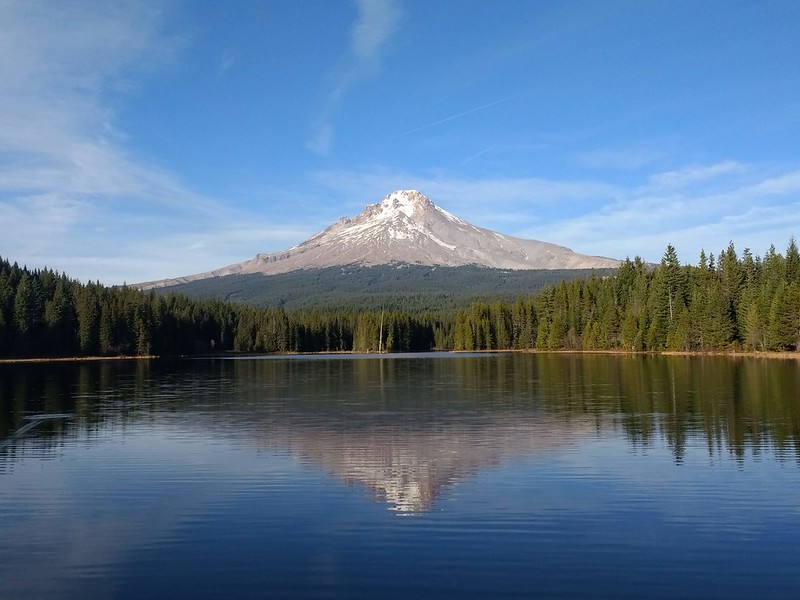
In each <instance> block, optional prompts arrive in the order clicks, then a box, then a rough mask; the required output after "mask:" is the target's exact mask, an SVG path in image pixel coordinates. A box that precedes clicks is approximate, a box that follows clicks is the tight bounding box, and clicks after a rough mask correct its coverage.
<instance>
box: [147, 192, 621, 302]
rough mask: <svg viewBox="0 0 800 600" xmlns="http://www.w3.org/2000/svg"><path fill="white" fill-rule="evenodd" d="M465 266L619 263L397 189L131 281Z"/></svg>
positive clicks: (152, 284)
mask: <svg viewBox="0 0 800 600" xmlns="http://www.w3.org/2000/svg"><path fill="white" fill-rule="evenodd" d="M398 263H400V264H411V265H430V266H434V265H439V266H451V267H458V266H466V265H477V266H483V267H489V268H495V269H514V270H522V269H524V270H539V269H547V270H553V269H559V270H564V269H567V270H569V269H609V268H615V267H617V266H619V264H620V261H618V260H614V259H610V258H603V257H598V256H587V255H584V254H577V253H575V252H573V251H572V250H570V249H569V248H565V247H563V246H558V245H556V244H550V243H547V242H540V241H536V240H524V239H521V238H516V237H511V236H507V235H503V234H500V233H497V232H494V231H491V230H489V229H484V228H482V227H476V226H475V225H471V224H470V223H467V222H466V221H464V220H462V219H459V218H458V217H456V216H455V215H452V214H450V213H449V212H447V211H446V210H444V209H442V208H439V207H438V206H436V205H435V204H434V203H433V202H431V201H430V200H429V199H428V198H426V197H425V196H423V195H422V194H421V193H420V192H418V191H416V190H399V191H396V192H392V193H391V194H389V195H388V196H386V197H385V198H384V199H383V200H382V201H381V202H379V203H377V204H371V205H369V206H367V207H366V208H365V209H364V210H363V211H362V212H361V213H360V214H359V215H357V216H355V217H353V218H347V217H345V218H343V219H340V220H339V221H338V222H336V223H334V224H333V225H331V226H330V227H328V228H327V229H325V230H324V231H322V232H320V233H318V234H316V235H314V236H312V237H311V238H309V239H308V240H306V241H304V242H302V243H300V244H297V245H296V246H292V247H291V248H289V249H288V250H284V251H282V252H276V253H272V254H258V255H256V257H255V258H253V259H251V260H248V261H245V262H241V263H236V264H232V265H228V266H226V267H222V268H220V269H216V270H214V271H208V272H205V273H198V274H196V275H187V276H184V277H178V278H175V279H163V280H159V281H149V282H145V283H140V284H137V285H136V286H135V287H138V288H140V289H152V288H161V287H171V286H176V285H181V284H185V283H188V282H192V281H198V280H203V279H210V278H214V277H224V276H227V275H236V274H254V273H260V274H264V275H275V274H279V273H289V272H292V271H298V270H305V269H320V268H325V267H336V266H345V265H361V266H374V265H386V264H398Z"/></svg>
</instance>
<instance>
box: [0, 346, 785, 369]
mask: <svg viewBox="0 0 800 600" xmlns="http://www.w3.org/2000/svg"><path fill="white" fill-rule="evenodd" d="M430 352H449V353H452V354H513V353H520V354H575V355H587V354H607V355H611V356H683V357H700V358H702V357H711V356H713V357H718V356H721V357H727V358H767V359H779V360H800V352H789V351H787V352H774V351H725V350H708V351H703V352H691V351H681V350H662V351H633V350H537V349H536V348H528V349H520V350H516V349H501V350H431V351H430ZM302 354H308V355H310V356H319V355H325V354H330V355H334V354H336V355H347V354H375V356H381V355H380V354H379V353H377V352H374V353H369V352H367V353H364V352H353V351H350V350H339V351H336V352H263V353H256V354H253V353H241V354H237V353H225V354H200V355H182V356H160V355H157V354H149V355H143V356H71V357H70V356H67V357H39V358H0V365H3V364H36V363H50V362H58V363H67V362H102V361H124V360H161V359H164V360H176V359H177V360H183V359H204V358H233V357H235V358H246V357H248V356H298V355H302ZM386 354H392V353H391V352H389V353H386ZM412 354H419V355H421V356H422V355H425V354H428V352H413V353H412Z"/></svg>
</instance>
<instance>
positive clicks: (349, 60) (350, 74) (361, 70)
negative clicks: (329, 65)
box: [306, 0, 403, 155]
mask: <svg viewBox="0 0 800 600" xmlns="http://www.w3.org/2000/svg"><path fill="white" fill-rule="evenodd" d="M356 6H357V9H358V15H357V17H356V21H355V23H354V24H353V27H352V29H351V30H350V44H349V47H348V53H347V56H345V57H343V58H342V59H341V63H340V64H339V65H338V66H337V67H336V68H334V70H333V71H332V73H331V81H332V84H331V85H330V86H329V89H328V90H327V91H326V93H325V98H324V100H323V106H322V109H321V110H320V111H319V114H318V115H317V117H316V119H315V123H314V127H313V133H312V134H311V138H310V139H309V141H308V143H307V144H306V147H307V148H308V149H309V150H311V151H312V152H314V153H316V154H319V155H326V154H328V153H329V152H330V150H331V147H332V144H333V137H334V135H333V134H334V128H333V124H332V120H333V114H334V113H335V112H336V109H337V108H338V106H339V104H340V103H341V102H342V101H343V100H344V99H345V97H346V95H347V94H348V93H349V92H350V90H351V89H352V87H353V85H355V84H356V83H357V82H358V81H360V80H362V79H365V78H368V77H372V76H374V75H375V74H376V73H377V72H378V71H379V70H380V66H381V60H382V58H383V55H384V52H385V48H386V46H387V44H388V43H389V41H390V40H391V38H392V36H393V35H394V34H395V32H396V31H397V30H398V29H399V27H400V25H401V23H402V20H403V10H402V9H401V7H400V4H399V2H398V1H397V0H356Z"/></svg>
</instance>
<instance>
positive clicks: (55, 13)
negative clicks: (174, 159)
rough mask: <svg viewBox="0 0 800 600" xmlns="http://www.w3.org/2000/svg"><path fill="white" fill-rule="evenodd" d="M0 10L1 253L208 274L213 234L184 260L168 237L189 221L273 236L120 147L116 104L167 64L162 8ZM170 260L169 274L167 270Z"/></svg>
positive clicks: (82, 267) (217, 244)
mask: <svg viewBox="0 0 800 600" xmlns="http://www.w3.org/2000/svg"><path fill="white" fill-rule="evenodd" d="M2 6H3V8H2V14H3V16H2V19H0V231H2V232H3V233H2V242H3V245H2V248H0V252H2V253H3V255H4V256H5V257H8V258H10V259H11V260H15V261H18V262H20V263H22V264H27V265H29V266H31V267H36V268H38V267H43V266H49V267H51V268H57V269H59V270H63V271H65V272H67V273H68V274H70V275H71V276H74V277H77V278H79V279H83V280H88V279H90V278H91V279H97V278H100V279H101V280H102V281H104V282H105V283H119V282H120V281H119V279H125V280H128V281H135V280H136V279H138V278H142V279H151V278H154V277H156V276H161V275H163V276H164V277H166V276H172V275H178V274H184V273H185V272H186V271H187V270H189V268H190V267H191V268H194V267H197V270H205V268H206V265H207V264H209V263H210V264H214V263H215V262H216V260H218V259H227V258H232V257H231V256H229V255H226V251H222V250H221V247H222V246H223V245H224V244H223V242H222V240H221V238H220V237H219V236H217V235H215V234H212V235H210V236H207V239H209V240H213V241H214V244H210V243H209V245H208V246H207V249H206V250H205V253H200V252H198V253H196V256H197V259H195V260H193V259H192V257H191V256H192V255H188V256H189V258H186V256H187V254H186V253H184V255H183V256H184V258H183V261H185V262H183V263H181V262H180V261H179V259H178V256H179V252H180V248H179V247H178V246H176V245H175V244H174V243H173V239H175V238H180V234H179V233H176V232H180V231H185V229H186V227H187V224H188V223H196V225H195V228H196V230H197V231H211V232H217V231H226V230H227V231H228V233H230V234H231V235H234V236H235V237H234V238H233V239H236V240H240V241H242V240H244V241H243V242H242V243H243V244H246V240H247V239H248V237H252V235H254V234H252V235H251V234H245V233H243V232H241V231H236V232H231V231H230V229H228V226H227V223H235V222H242V221H246V222H248V223H250V225H249V227H250V228H251V229H252V230H257V231H260V232H261V233H262V234H266V235H267V237H268V236H269V235H270V234H272V233H273V232H274V230H273V229H271V227H270V224H268V223H259V222H258V220H256V221H255V222H253V220H252V219H248V218H244V217H243V216H242V215H241V214H238V213H236V212H235V211H233V210H231V209H230V208H227V207H225V206H224V205H222V204H220V203H219V202H216V201H215V200H213V199H210V198H207V197H204V196H203V195H201V194H198V193H196V192H194V191H192V190H190V189H189V188H187V187H186V186H185V185H184V184H183V182H181V181H180V179H178V178H177V177H175V176H174V175H173V174H171V173H169V172H168V171H165V170H163V169H161V168H159V167H156V166H153V165H151V164H148V163H147V162H145V161H143V160H142V159H140V158H138V157H136V156H134V155H132V154H131V153H130V152H129V151H128V150H126V149H125V142H126V139H125V136H124V135H123V134H122V133H121V132H119V131H118V130H117V128H116V125H115V113H114V110H113V108H112V107H113V106H115V105H116V104H117V103H118V102H119V101H120V100H124V99H125V97H126V95H127V94H128V93H129V91H130V90H131V89H133V88H134V87H135V84H136V81H137V80H138V78H139V77H141V76H142V74H143V73H146V72H148V71H151V70H157V69H159V68H162V67H163V65H165V64H171V63H172V62H173V61H174V59H175V53H176V49H177V48H178V47H179V46H180V44H181V40H180V38H176V37H171V36H166V35H164V34H163V33H162V26H163V23H164V19H165V8H166V6H167V5H165V4H164V3H162V2H125V1H120V2H113V3H108V2H99V1H98V2H92V1H76V2H69V3H63V2H56V3H53V2H37V1H35V0H30V1H25V2H5V3H3V5H2ZM144 240H146V243H143V241H144ZM292 241H294V240H292ZM254 253H255V252H253V254H254ZM231 254H236V253H235V252H231ZM215 256H216V258H215ZM52 257H58V264H52V260H53V258H52ZM98 257H99V258H98ZM244 258H248V256H240V255H238V254H237V255H236V260H243V259H244ZM140 259H141V262H140ZM201 259H205V262H204V264H203V268H200V265H199V264H198V263H197V260H201ZM231 262H233V261H231ZM181 264H183V266H181ZM170 267H174V268H175V269H174V270H173V271H170V272H166V271H167V270H168V269H169V268H170ZM148 268H149V269H152V270H151V271H149V272H146V273H145V272H144V271H145V269H148ZM140 276H141V277H140Z"/></svg>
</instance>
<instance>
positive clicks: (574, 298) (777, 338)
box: [453, 238, 800, 351]
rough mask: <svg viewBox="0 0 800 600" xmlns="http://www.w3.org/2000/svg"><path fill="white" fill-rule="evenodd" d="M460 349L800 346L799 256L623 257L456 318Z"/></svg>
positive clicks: (731, 251) (791, 250)
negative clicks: (586, 274)
mask: <svg viewBox="0 0 800 600" xmlns="http://www.w3.org/2000/svg"><path fill="white" fill-rule="evenodd" d="M453 347H454V348H455V349H456V350H479V349H514V348H516V349H525V348H537V349H545V350H556V349H569V350H624V351H662V350H674V351H709V350H739V349H743V350H772V351H788V350H800V253H798V249H797V245H796V243H795V240H794V238H792V239H791V240H790V242H789V245H788V248H787V250H786V253H785V255H782V254H780V253H778V252H777V251H776V250H775V247H774V246H772V247H770V249H769V250H768V252H767V253H766V255H765V256H764V257H763V259H762V258H760V257H757V256H753V254H752V253H751V252H750V250H749V249H745V250H744V252H743V253H742V256H741V257H739V256H738V255H737V253H736V249H735V248H734V245H733V243H731V244H730V245H729V246H728V248H727V249H726V250H724V251H722V252H720V254H719V256H718V257H717V258H716V259H715V257H714V255H713V254H712V255H709V256H706V254H705V253H704V252H703V253H701V255H700V259H699V263H698V264H697V265H694V266H692V265H681V264H680V262H679V261H678V256H677V253H676V251H675V248H674V247H673V246H672V245H670V246H668V247H667V249H666V251H665V253H664V256H663V258H662V259H661V262H660V264H658V265H656V266H652V265H647V264H646V263H644V262H642V261H641V260H640V259H638V258H637V259H635V260H633V261H631V260H626V261H625V262H624V263H623V265H622V266H621V267H620V268H619V271H618V272H617V274H616V275H615V276H613V277H590V278H589V279H586V280H583V281H571V282H561V283H559V284H557V285H555V286H551V287H549V288H547V289H545V290H544V291H543V292H541V293H539V294H537V295H536V296H534V297H532V298H529V299H524V300H523V299H519V300H517V301H516V302H514V303H500V302H495V303H475V304H473V305H471V306H470V307H469V308H467V309H466V310H461V311H459V312H458V313H457V314H456V317H455V323H454V334H453Z"/></svg>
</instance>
